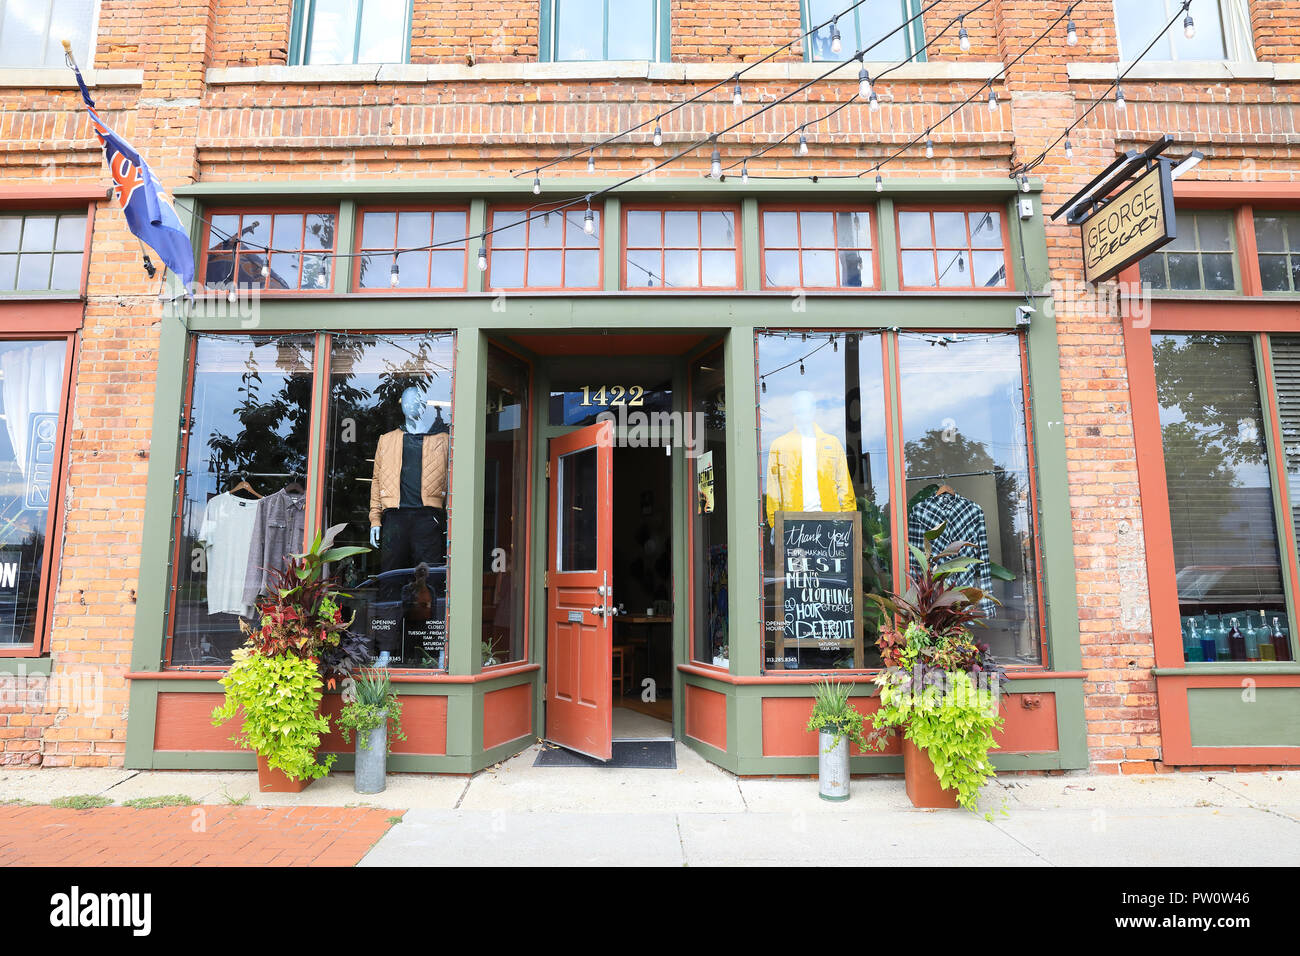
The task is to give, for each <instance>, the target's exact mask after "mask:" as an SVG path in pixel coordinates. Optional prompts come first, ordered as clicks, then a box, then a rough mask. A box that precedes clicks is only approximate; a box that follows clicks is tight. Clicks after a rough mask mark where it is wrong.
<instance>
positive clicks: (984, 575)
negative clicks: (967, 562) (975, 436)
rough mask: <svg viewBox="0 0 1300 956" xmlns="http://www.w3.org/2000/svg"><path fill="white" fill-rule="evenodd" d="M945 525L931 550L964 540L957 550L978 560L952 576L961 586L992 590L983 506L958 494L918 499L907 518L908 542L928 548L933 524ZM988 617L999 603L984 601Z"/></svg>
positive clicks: (987, 591) (937, 550)
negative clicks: (965, 569) (927, 540)
mask: <svg viewBox="0 0 1300 956" xmlns="http://www.w3.org/2000/svg"><path fill="white" fill-rule="evenodd" d="M941 524H942V525H943V526H944V528H943V534H941V535H940V536H939V537H937V538H935V539H934V544H933V545H932V546H931V551H932V553H938V552H940V551H942V550H943V549H944V548H946V547H948V545H950V544H952V543H954V542H957V541H965V542H966V546H965V547H963V548H962V549H961V550H960V551H958V556H959V557H963V558H976V559H978V561H979V564H977V565H976V566H975V567H973V568H971V569H970V570H969V571H961V572H959V573H957V574H954V575H952V577H951V578H950V580H951V581H952V583H953V584H955V585H956V586H957V587H959V588H968V587H971V586H972V585H974V586H975V587H978V588H979V589H980V590H981V591H984V592H985V593H986V594H992V593H993V574H992V572H991V571H990V570H989V534H988V525H987V523H986V522H985V520H984V509H983V508H981V507H980V506H979V505H977V504H976V503H975V502H973V501H971V500H970V499H968V498H963V497H962V496H961V495H958V494H952V493H948V494H942V495H934V496H933V497H930V498H926V499H925V500H923V501H918V502H917V503H916V507H914V508H913V509H912V513H911V515H910V516H909V517H908V521H907V542H908V544H911V545H913V546H914V547H917V548H921V549H922V550H924V549H925V533H926V532H927V531H929V530H930V529H931V528H936V527H938V526H939V525H941ZM911 566H912V573H913V574H915V573H916V572H917V571H918V570H919V568H918V567H917V565H916V559H915V558H913V559H911ZM980 604H981V605H982V606H983V611H984V614H985V616H986V617H990V618H991V617H993V616H994V612H995V609H996V607H997V605H996V604H994V603H993V602H992V601H981V602H980Z"/></svg>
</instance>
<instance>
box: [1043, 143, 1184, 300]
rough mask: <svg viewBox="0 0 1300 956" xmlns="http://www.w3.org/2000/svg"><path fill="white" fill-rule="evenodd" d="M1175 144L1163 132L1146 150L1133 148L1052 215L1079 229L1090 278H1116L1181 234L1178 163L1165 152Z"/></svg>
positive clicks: (1095, 280)
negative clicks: (1176, 193) (1177, 209)
mask: <svg viewBox="0 0 1300 956" xmlns="http://www.w3.org/2000/svg"><path fill="white" fill-rule="evenodd" d="M1172 142H1173V138H1172V137H1170V136H1163V137H1161V139H1160V140H1159V141H1158V142H1156V143H1155V144H1153V145H1152V146H1151V147H1150V148H1148V149H1147V150H1146V151H1145V152H1142V153H1138V152H1136V151H1133V150H1130V151H1129V152H1128V153H1126V154H1125V155H1124V156H1123V157H1121V158H1120V159H1117V160H1116V161H1115V162H1114V163H1112V164H1111V165H1110V167H1109V168H1107V169H1106V170H1104V171H1103V172H1102V173H1101V174H1100V175H1099V176H1097V178H1095V179H1094V180H1093V181H1092V182H1090V183H1089V184H1088V185H1087V186H1085V187H1084V188H1083V189H1082V190H1081V191H1080V192H1079V193H1077V194H1076V195H1075V196H1074V197H1072V198H1071V199H1070V201H1069V202H1067V203H1066V204H1065V205H1064V206H1062V207H1061V208H1060V209H1058V210H1057V211H1056V213H1055V214H1054V215H1053V216H1052V218H1053V219H1056V218H1058V217H1060V216H1062V215H1064V216H1065V217H1066V221H1067V222H1068V223H1070V224H1071V225H1077V226H1078V227H1079V232H1080V238H1081V240H1082V243H1083V277H1084V280H1085V281H1087V282H1090V283H1094V284H1095V283H1098V282H1105V281H1106V280H1108V279H1113V278H1114V277H1115V276H1117V275H1119V274H1120V273H1121V272H1122V271H1123V270H1124V269H1126V268H1128V267H1129V266H1130V265H1132V264H1133V263H1134V262H1137V261H1138V260H1139V259H1141V258H1142V257H1144V256H1146V255H1149V254H1150V253H1152V252H1155V251H1156V250H1157V249H1160V248H1161V247H1162V246H1165V245H1168V244H1169V243H1170V242H1172V241H1173V240H1174V239H1176V238H1178V217H1177V215H1176V212H1175V209H1174V164H1173V162H1172V161H1171V160H1169V159H1166V158H1165V157H1163V156H1161V155H1160V154H1161V153H1162V152H1163V151H1164V149H1165V148H1166V147H1167V146H1169V144H1170V143H1172Z"/></svg>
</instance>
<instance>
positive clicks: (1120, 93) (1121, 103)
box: [1115, 86, 1128, 113]
mask: <svg viewBox="0 0 1300 956" xmlns="http://www.w3.org/2000/svg"><path fill="white" fill-rule="evenodd" d="M1115 109H1116V110H1117V111H1118V112H1120V113H1123V112H1124V111H1125V110H1126V109H1128V101H1127V100H1125V99H1124V87H1122V86H1116V87H1115Z"/></svg>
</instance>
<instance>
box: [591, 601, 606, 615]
mask: <svg viewBox="0 0 1300 956" xmlns="http://www.w3.org/2000/svg"><path fill="white" fill-rule="evenodd" d="M591 613H592V614H594V615H596V617H604V616H605V605H603V604H597V605H596V606H595V607H593V608H592V609H591Z"/></svg>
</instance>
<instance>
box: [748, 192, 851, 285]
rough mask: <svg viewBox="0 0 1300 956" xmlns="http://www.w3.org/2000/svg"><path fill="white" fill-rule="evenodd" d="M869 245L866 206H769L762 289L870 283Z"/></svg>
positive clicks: (764, 244)
mask: <svg viewBox="0 0 1300 956" xmlns="http://www.w3.org/2000/svg"><path fill="white" fill-rule="evenodd" d="M871 244H872V243H871V213H870V211H869V210H866V209H856V210H845V211H842V212H837V211H833V210H829V209H802V210H794V209H765V210H763V288H765V289H796V288H800V289H801V288H818V287H821V288H841V289H864V288H866V289H869V288H872V287H873V286H874V285H875V284H876V281H875V267H874V263H873V260H872V256H871Z"/></svg>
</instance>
